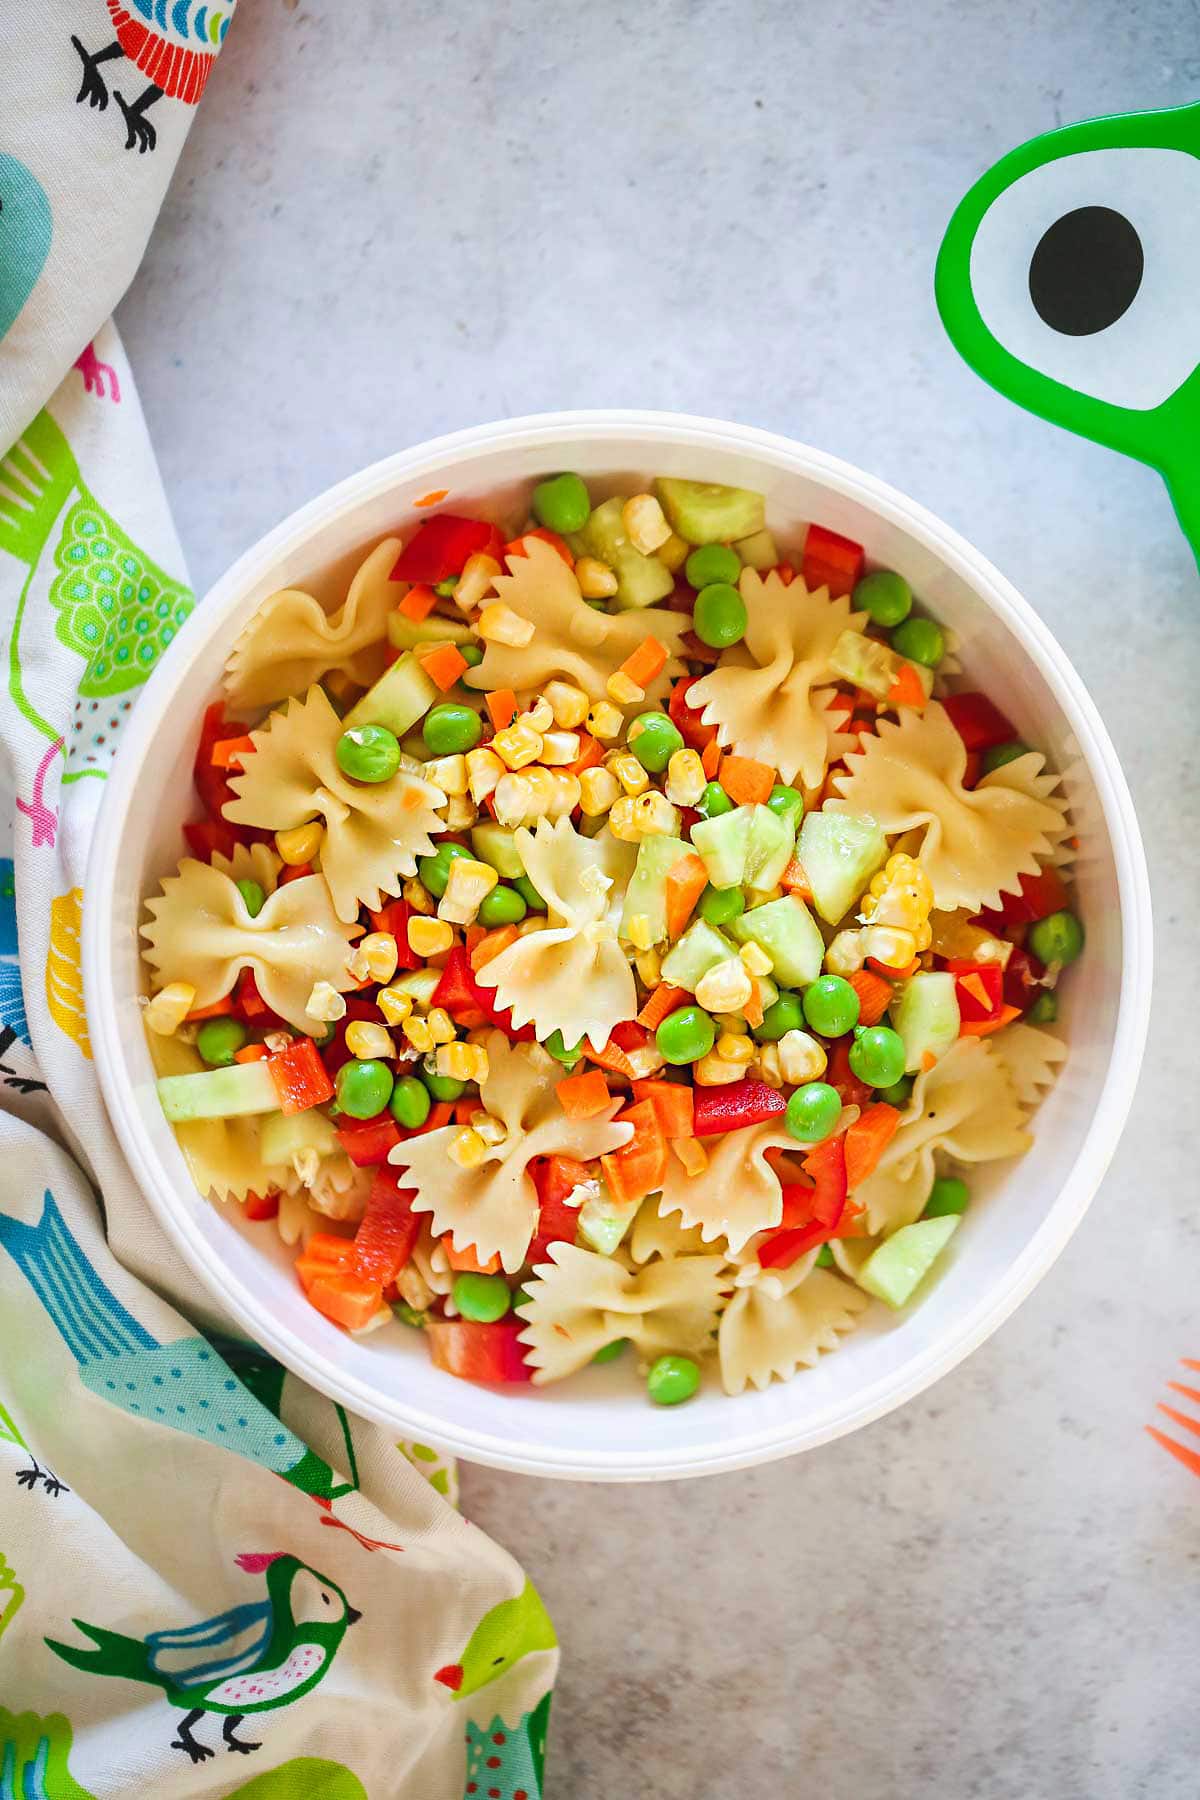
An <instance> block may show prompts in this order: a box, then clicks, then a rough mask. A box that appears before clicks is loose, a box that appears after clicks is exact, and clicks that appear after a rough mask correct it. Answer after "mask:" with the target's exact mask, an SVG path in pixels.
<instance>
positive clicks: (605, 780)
mask: <svg viewBox="0 0 1200 1800" xmlns="http://www.w3.org/2000/svg"><path fill="white" fill-rule="evenodd" d="M620 792H621V784H620V782H619V781H618V780H617V778H616V776H615V775H614V774H613V772H612V770H611V769H600V768H593V769H585V770H584V771H583V773H582V775H581V776H580V777H579V804H580V807H581V808H582V811H583V814H584V817H585V818H588V819H598V818H600V817H601V815H602V814H604V813H606V812H607V811H608V809H609V807H610V806H611V805H612V803H613V801H614V800H616V799H617V797H618V796H619V795H620Z"/></svg>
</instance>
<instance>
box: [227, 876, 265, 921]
mask: <svg viewBox="0 0 1200 1800" xmlns="http://www.w3.org/2000/svg"><path fill="white" fill-rule="evenodd" d="M235 886H236V887H237V891H238V893H239V894H240V895H241V896H242V899H243V900H244V901H245V903H246V911H247V912H248V913H249V914H250V917H251V918H252V919H257V917H258V915H259V913H260V912H261V911H262V909H263V907H264V906H265V905H266V904H267V896H266V894H265V893H264V892H263V890H262V888H261V887H260V886H259V884H258V882H257V881H239V882H236V883H235Z"/></svg>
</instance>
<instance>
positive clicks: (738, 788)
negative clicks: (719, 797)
mask: <svg viewBox="0 0 1200 1800" xmlns="http://www.w3.org/2000/svg"><path fill="white" fill-rule="evenodd" d="M721 786H722V787H723V788H724V789H725V792H726V793H727V794H728V795H729V798H730V799H731V800H732V801H733V803H734V805H735V806H765V805H766V803H767V800H768V798H769V796H770V793H771V789H772V788H773V787H774V786H775V771H774V769H773V768H772V767H771V765H770V763H763V762H756V761H755V759H754V757H752V756H727V757H726V758H725V760H724V762H723V763H722V764H721Z"/></svg>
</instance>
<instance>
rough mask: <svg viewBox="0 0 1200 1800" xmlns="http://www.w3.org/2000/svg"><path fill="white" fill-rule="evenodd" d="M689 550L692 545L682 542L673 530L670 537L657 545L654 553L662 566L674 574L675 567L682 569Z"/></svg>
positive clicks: (689, 552)
mask: <svg viewBox="0 0 1200 1800" xmlns="http://www.w3.org/2000/svg"><path fill="white" fill-rule="evenodd" d="M691 551H692V546H691V545H690V544H686V543H684V541H683V539H682V538H681V537H680V535H679V533H678V532H677V531H673V532H672V533H671V535H670V537H669V538H665V539H664V540H663V542H662V543H661V544H660V545H659V546H658V549H657V550H656V551H655V552H654V554H655V556H657V558H658V560H659V562H660V563H661V564H662V565H663V568H664V569H669V570H670V572H671V574H672V575H674V573H675V571H676V569H682V567H683V565H684V563H685V562H686V561H687V559H688V557H689V556H690V555H691Z"/></svg>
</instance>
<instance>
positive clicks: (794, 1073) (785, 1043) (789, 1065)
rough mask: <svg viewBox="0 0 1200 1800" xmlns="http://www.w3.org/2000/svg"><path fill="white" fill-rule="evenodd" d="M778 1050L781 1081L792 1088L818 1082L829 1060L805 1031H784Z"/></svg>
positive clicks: (814, 1039)
mask: <svg viewBox="0 0 1200 1800" xmlns="http://www.w3.org/2000/svg"><path fill="white" fill-rule="evenodd" d="M778 1049H779V1067H780V1070H781V1071H782V1074H783V1079H784V1080H785V1081H787V1082H790V1083H791V1085H792V1086H793V1087H799V1086H800V1084H801V1083H802V1082H805V1081H819V1080H820V1079H821V1077H822V1075H823V1074H824V1073H825V1068H826V1065H827V1063H828V1061H829V1058H828V1057H827V1056H826V1054H825V1051H824V1050H823V1049H822V1047H821V1045H820V1044H818V1042H817V1040H816V1038H814V1037H810V1036H809V1034H808V1032H807V1031H785V1032H784V1034H783V1036H782V1037H781V1038H780V1040H779V1045H778Z"/></svg>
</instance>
